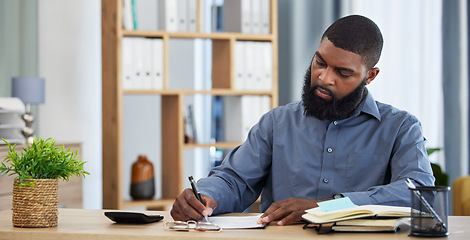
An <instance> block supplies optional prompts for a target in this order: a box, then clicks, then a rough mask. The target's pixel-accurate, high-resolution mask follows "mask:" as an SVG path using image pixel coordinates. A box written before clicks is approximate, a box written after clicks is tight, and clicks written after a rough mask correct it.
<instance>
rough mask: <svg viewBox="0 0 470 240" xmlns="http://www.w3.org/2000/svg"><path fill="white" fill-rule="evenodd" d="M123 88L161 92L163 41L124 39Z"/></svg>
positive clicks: (154, 39)
mask: <svg viewBox="0 0 470 240" xmlns="http://www.w3.org/2000/svg"><path fill="white" fill-rule="evenodd" d="M122 88H123V89H124V90H132V89H136V90H160V89H162V88H163V40H162V39H159V38H140V37H124V38H123V39H122Z"/></svg>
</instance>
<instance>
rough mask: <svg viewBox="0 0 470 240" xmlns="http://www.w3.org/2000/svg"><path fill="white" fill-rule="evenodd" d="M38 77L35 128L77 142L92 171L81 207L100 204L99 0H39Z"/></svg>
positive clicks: (67, 140)
mask: <svg viewBox="0 0 470 240" xmlns="http://www.w3.org/2000/svg"><path fill="white" fill-rule="evenodd" d="M38 31H39V33H38V35H39V36H38V49H39V56H38V58H39V61H38V62H39V70H38V71H39V76H42V77H44V78H45V79H46V99H45V103H44V104H42V105H41V106H40V107H39V112H40V115H39V116H38V128H39V129H38V130H39V131H38V133H39V135H40V137H53V138H56V139H57V142H81V143H82V159H83V160H84V161H88V163H86V164H85V168H86V170H87V171H88V172H90V175H89V176H87V177H86V178H85V179H84V185H83V188H84V189H83V207H84V208H95V209H99V208H101V206H102V172H101V169H102V167H101V166H102V164H101V159H102V154H101V149H102V148H101V145H102V144H101V1H96V0H68V1H62V0H39V1H38Z"/></svg>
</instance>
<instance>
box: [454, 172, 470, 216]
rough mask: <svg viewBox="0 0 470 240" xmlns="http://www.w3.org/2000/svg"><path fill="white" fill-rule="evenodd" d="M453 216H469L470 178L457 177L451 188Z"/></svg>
mask: <svg viewBox="0 0 470 240" xmlns="http://www.w3.org/2000/svg"><path fill="white" fill-rule="evenodd" d="M452 198H453V200H452V203H453V215H454V216H470V176H466V177H459V178H457V179H456V180H455V181H454V184H453V187H452Z"/></svg>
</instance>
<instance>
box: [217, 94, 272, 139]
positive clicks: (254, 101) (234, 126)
mask: <svg viewBox="0 0 470 240" xmlns="http://www.w3.org/2000/svg"><path fill="white" fill-rule="evenodd" d="M270 101H271V98H270V97H269V96H257V95H254V96H252V95H244V96H226V97H224V104H223V111H224V118H223V119H224V128H223V129H225V132H224V135H225V141H227V142H243V141H245V140H246V138H247V136H248V133H249V132H250V130H251V128H252V127H253V126H254V125H255V124H256V123H257V122H258V121H259V119H260V118H261V116H262V115H263V114H265V113H266V112H268V111H269V110H270Z"/></svg>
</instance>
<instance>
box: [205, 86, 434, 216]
mask: <svg viewBox="0 0 470 240" xmlns="http://www.w3.org/2000/svg"><path fill="white" fill-rule="evenodd" d="M425 142H426V139H425V138H424V137H423V134H422V128H421V124H420V122H419V121H418V119H417V118H416V117H414V116H413V115H411V114H409V113H407V112H405V111H401V110H398V109H396V108H394V107H392V106H390V105H386V104H383V103H380V102H376V101H375V100H374V99H373V97H372V95H371V93H370V92H369V93H368V94H367V97H366V99H365V101H363V102H362V103H361V104H360V105H359V107H358V108H357V109H356V110H355V112H354V113H353V115H352V116H350V117H348V118H346V119H343V120H339V121H334V122H331V121H328V120H323V121H321V120H318V119H317V118H315V117H311V116H306V115H305V114H304V108H303V106H302V102H294V103H290V104H287V105H285V106H280V107H277V108H275V109H273V110H271V111H270V112H268V113H266V114H265V115H264V116H263V117H262V118H261V119H260V121H259V122H258V123H257V124H256V125H255V126H254V127H253V128H252V129H251V131H250V133H249V135H248V138H247V140H246V141H245V142H244V143H243V144H242V145H240V146H238V147H236V148H235V149H233V150H232V151H231V152H230V153H229V154H228V155H227V157H226V158H225V159H224V161H223V163H222V165H220V166H218V167H216V168H213V169H212V170H211V171H210V173H209V176H208V177H207V178H203V179H200V180H199V181H198V186H199V188H200V191H201V193H202V194H205V195H207V196H210V197H211V198H213V199H214V200H216V201H217V204H218V205H217V208H216V209H215V211H214V214H218V213H224V212H240V211H243V210H245V209H246V208H247V207H249V206H250V205H251V204H252V203H253V202H254V201H255V200H256V199H257V198H258V196H259V195H260V194H261V203H260V211H261V212H264V211H265V210H266V209H267V208H268V207H269V206H270V205H271V203H273V202H276V201H280V200H283V199H287V198H291V197H296V198H307V199H325V198H329V197H332V196H333V195H334V194H337V193H342V194H343V195H345V196H347V197H349V198H350V199H351V200H352V201H353V202H354V203H355V204H357V205H364V204H385V205H397V206H410V191H409V190H408V187H407V185H406V183H405V179H406V178H411V179H412V180H414V181H415V182H416V183H418V185H419V184H421V185H426V186H432V185H434V177H433V175H432V170H431V165H430V162H429V160H428V156H427V153H426V148H425Z"/></svg>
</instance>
